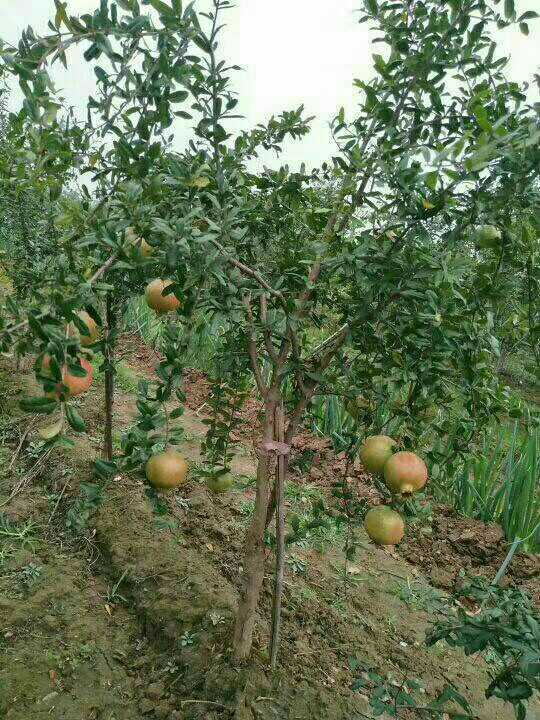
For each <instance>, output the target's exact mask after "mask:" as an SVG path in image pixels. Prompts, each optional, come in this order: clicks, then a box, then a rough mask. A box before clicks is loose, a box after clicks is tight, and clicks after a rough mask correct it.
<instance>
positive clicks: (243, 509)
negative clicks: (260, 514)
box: [239, 500, 255, 517]
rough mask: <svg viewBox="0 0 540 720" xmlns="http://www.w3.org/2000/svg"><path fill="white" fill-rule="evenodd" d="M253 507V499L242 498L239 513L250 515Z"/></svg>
mask: <svg viewBox="0 0 540 720" xmlns="http://www.w3.org/2000/svg"><path fill="white" fill-rule="evenodd" d="M254 509H255V502H254V501H253V500H242V502H241V503H240V507H239V510H240V513H241V514H242V515H244V516H245V517H251V515H253V510H254Z"/></svg>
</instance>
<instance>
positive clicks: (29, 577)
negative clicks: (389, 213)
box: [19, 563, 43, 588]
mask: <svg viewBox="0 0 540 720" xmlns="http://www.w3.org/2000/svg"><path fill="white" fill-rule="evenodd" d="M42 573H43V568H42V567H41V566H40V565H36V564H35V563H28V565H25V567H23V568H22V569H21V570H20V572H19V579H20V581H21V583H22V584H23V585H24V586H25V587H26V588H30V587H32V585H35V584H36V583H37V581H38V580H39V579H40V577H41V575H42Z"/></svg>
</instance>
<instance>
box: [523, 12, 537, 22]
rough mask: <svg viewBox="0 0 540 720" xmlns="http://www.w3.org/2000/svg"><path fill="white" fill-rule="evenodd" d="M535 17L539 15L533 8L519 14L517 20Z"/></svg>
mask: <svg viewBox="0 0 540 720" xmlns="http://www.w3.org/2000/svg"><path fill="white" fill-rule="evenodd" d="M537 17H540V15H539V14H538V13H537V12H535V11H534V10H527V12H524V13H523V15H520V17H519V22H523V21H524V20H533V19H534V18H537Z"/></svg>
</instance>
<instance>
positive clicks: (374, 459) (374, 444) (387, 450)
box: [360, 435, 396, 474]
mask: <svg viewBox="0 0 540 720" xmlns="http://www.w3.org/2000/svg"><path fill="white" fill-rule="evenodd" d="M395 445H396V441H395V440H392V438H391V437H388V435H371V436H370V437H367V438H366V439H365V441H364V444H363V445H362V447H361V449H360V459H361V460H362V464H363V465H364V467H365V468H366V470H367V471H368V472H370V473H374V474H378V473H382V471H383V468H384V464H385V463H386V461H387V460H388V458H389V457H390V456H391V455H392V453H393V452H394V447H395Z"/></svg>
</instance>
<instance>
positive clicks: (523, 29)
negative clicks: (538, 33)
mask: <svg viewBox="0 0 540 720" xmlns="http://www.w3.org/2000/svg"><path fill="white" fill-rule="evenodd" d="M519 29H520V30H521V32H522V33H523V34H524V35H528V34H529V26H528V25H527V23H524V22H521V23H519Z"/></svg>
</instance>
